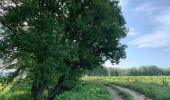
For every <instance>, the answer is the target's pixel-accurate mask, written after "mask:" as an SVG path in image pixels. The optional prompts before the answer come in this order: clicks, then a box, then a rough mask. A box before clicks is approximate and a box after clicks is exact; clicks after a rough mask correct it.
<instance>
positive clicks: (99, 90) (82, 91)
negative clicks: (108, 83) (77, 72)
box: [0, 82, 111, 100]
mask: <svg viewBox="0 0 170 100" xmlns="http://www.w3.org/2000/svg"><path fill="white" fill-rule="evenodd" d="M23 85H24V87H25V88H17V89H16V90H15V91H14V93H13V92H10V90H8V89H9V88H8V89H7V88H6V90H5V91H3V92H0V100H31V97H30V96H29V95H30V94H29V93H27V91H28V90H29V88H28V87H29V85H28V84H23ZM0 89H1V86H0ZM45 98H46V96H45V95H43V97H42V98H41V100H46V99H45ZM90 99H93V100H111V96H110V95H109V93H108V91H107V90H106V89H105V87H104V86H103V85H101V84H98V83H93V82H85V83H81V84H79V85H77V86H76V87H74V89H72V90H70V91H67V92H64V93H63V94H61V95H59V97H58V98H56V99H55V100H90Z"/></svg>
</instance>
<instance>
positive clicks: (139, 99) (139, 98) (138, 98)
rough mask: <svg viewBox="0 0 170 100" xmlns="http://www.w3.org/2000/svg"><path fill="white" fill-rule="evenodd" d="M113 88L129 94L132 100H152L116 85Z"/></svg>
mask: <svg viewBox="0 0 170 100" xmlns="http://www.w3.org/2000/svg"><path fill="white" fill-rule="evenodd" d="M114 87H116V88H117V89H119V90H121V91H125V92H127V93H129V94H130V95H131V96H132V97H133V100H152V99H150V98H148V97H146V96H145V95H143V94H141V93H138V92H136V91H134V90H131V89H128V88H124V87H120V86H116V85H114Z"/></svg>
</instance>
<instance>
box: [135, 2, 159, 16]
mask: <svg viewBox="0 0 170 100" xmlns="http://www.w3.org/2000/svg"><path fill="white" fill-rule="evenodd" d="M157 10H161V7H155V6H152V4H151V3H149V2H147V3H144V4H141V5H140V6H138V7H136V8H135V11H136V12H141V13H145V14H152V13H153V12H155V11H157Z"/></svg>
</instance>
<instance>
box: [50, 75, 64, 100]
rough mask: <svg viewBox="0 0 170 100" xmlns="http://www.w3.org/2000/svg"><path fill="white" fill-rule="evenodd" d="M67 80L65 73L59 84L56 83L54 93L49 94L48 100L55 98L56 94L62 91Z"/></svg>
mask: <svg viewBox="0 0 170 100" xmlns="http://www.w3.org/2000/svg"><path fill="white" fill-rule="evenodd" d="M64 80H65V75H61V76H60V78H59V80H58V82H57V84H56V85H55V87H54V88H53V90H52V92H51V93H52V94H51V95H49V97H48V100H54V98H55V96H56V95H58V94H59V93H60V89H61V87H62V85H63V83H64Z"/></svg>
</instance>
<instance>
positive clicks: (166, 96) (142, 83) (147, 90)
mask: <svg viewBox="0 0 170 100" xmlns="http://www.w3.org/2000/svg"><path fill="white" fill-rule="evenodd" d="M84 79H85V80H96V81H102V82H107V84H108V83H109V84H111V83H112V84H115V85H119V86H122V87H126V88H130V89H132V90H135V91H137V92H140V93H142V94H144V95H145V96H147V97H150V98H152V99H153V100H170V84H169V83H170V76H118V77H115V76H94V77H88V76H86V77H84ZM165 79H166V80H165Z"/></svg>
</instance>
